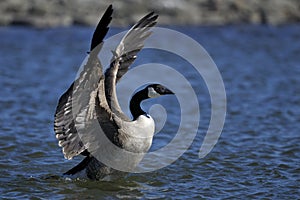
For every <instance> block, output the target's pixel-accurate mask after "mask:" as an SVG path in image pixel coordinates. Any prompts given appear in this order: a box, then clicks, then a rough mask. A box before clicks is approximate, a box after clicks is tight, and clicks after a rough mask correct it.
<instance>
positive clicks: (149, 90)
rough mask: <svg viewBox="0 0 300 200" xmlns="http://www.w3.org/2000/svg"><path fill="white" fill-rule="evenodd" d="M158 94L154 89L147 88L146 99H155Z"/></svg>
mask: <svg viewBox="0 0 300 200" xmlns="http://www.w3.org/2000/svg"><path fill="white" fill-rule="evenodd" d="M159 96H160V94H158V93H157V92H156V91H155V90H154V89H153V87H149V88H148V97H149V98H155V97H159Z"/></svg>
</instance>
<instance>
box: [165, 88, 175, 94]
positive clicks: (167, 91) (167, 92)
mask: <svg viewBox="0 0 300 200" xmlns="http://www.w3.org/2000/svg"><path fill="white" fill-rule="evenodd" d="M164 94H174V92H172V91H171V90H169V89H168V88H166V89H165V91H164Z"/></svg>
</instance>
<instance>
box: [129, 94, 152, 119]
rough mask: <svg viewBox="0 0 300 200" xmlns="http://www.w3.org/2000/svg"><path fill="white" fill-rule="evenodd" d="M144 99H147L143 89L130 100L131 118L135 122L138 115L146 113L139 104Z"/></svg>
mask: <svg viewBox="0 0 300 200" xmlns="http://www.w3.org/2000/svg"><path fill="white" fill-rule="evenodd" d="M145 99H148V92H147V90H145V89H144V90H141V91H139V92H137V93H135V94H134V95H133V97H132V98H131V100H130V107H129V108H130V112H131V114H132V116H133V120H136V119H137V118H138V117H139V116H140V115H144V114H146V112H145V111H143V110H142V108H141V102H142V101H143V100H145Z"/></svg>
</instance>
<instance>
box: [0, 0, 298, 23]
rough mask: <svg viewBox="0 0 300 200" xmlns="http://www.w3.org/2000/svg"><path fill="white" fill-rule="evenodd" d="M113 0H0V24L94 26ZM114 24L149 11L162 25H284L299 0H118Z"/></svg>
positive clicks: (295, 14)
mask: <svg viewBox="0 0 300 200" xmlns="http://www.w3.org/2000/svg"><path fill="white" fill-rule="evenodd" d="M111 2H112V1H111V0H101V1H100V0H51V1H49V0H26V1H24V0H1V1H0V25H10V24H13V25H29V26H36V27H54V26H70V25H73V24H80V25H95V24H96V23H97V21H98V19H99V18H100V16H101V14H102V13H103V12H104V10H105V9H106V7H107V6H108V5H109V4H110V3H111ZM113 6H114V8H115V13H114V20H113V25H117V26H120V25H121V26H128V25H129V24H133V23H134V22H136V21H137V20H138V19H139V18H141V17H142V16H143V15H144V14H146V13H147V12H149V11H152V10H154V11H156V12H157V13H158V14H159V15H160V18H159V24H161V25H163V24H181V25H188V24H192V25H199V24H206V25H223V24H238V23H254V24H272V25H278V24H285V23H295V22H299V21H300V12H299V9H300V1H298V0H284V1H283V0H264V1H260V0H251V1H247V0H227V1H223V0H163V1H162V0H151V1H144V0H115V1H113Z"/></svg>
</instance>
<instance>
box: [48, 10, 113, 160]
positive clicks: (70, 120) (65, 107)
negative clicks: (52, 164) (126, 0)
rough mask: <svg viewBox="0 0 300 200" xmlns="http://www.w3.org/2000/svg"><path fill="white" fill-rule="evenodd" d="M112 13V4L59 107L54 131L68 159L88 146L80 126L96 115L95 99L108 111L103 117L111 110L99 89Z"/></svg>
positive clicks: (102, 79) (102, 77)
mask: <svg viewBox="0 0 300 200" xmlns="http://www.w3.org/2000/svg"><path fill="white" fill-rule="evenodd" d="M112 12H113V9H112V6H109V7H108V8H107V10H106V11H105V13H104V15H103V16H102V18H101V20H100V22H99V23H98V25H97V28H96V30H95V32H94V35H93V39H92V42H91V49H90V50H91V52H90V54H89V58H88V60H87V63H86V64H85V66H84V67H83V70H82V71H81V73H80V75H79V77H78V78H77V79H76V81H74V82H73V83H72V85H71V86H70V88H69V89H68V90H67V91H66V92H65V93H64V94H63V95H62V96H61V97H60V99H59V102H58V105H57V108H56V113H55V120H54V131H55V134H56V138H57V139H58V144H59V146H61V147H62V150H63V154H64V156H65V158H67V159H71V158H73V157H74V156H76V155H78V154H80V153H82V152H84V151H85V150H86V149H87V147H86V146H85V145H84V144H83V142H82V141H81V139H80V135H79V134H78V130H77V129H81V128H83V129H84V126H87V125H88V124H87V123H88V121H89V120H91V119H93V118H96V116H95V111H94V110H95V102H96V100H97V101H99V102H98V103H99V106H100V107H101V109H102V110H105V113H104V116H105V115H109V112H110V109H109V107H108V105H107V102H106V98H105V96H100V95H98V88H99V87H101V85H103V87H104V75H103V73H102V66H101V63H100V61H99V59H98V53H99V51H100V49H101V47H102V43H103V39H104V37H105V35H106V33H107V31H108V25H109V23H110V21H111V19H112V17H111V15H112ZM103 91H104V88H103ZM103 93H104V92H103ZM100 104H101V105H100Z"/></svg>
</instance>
